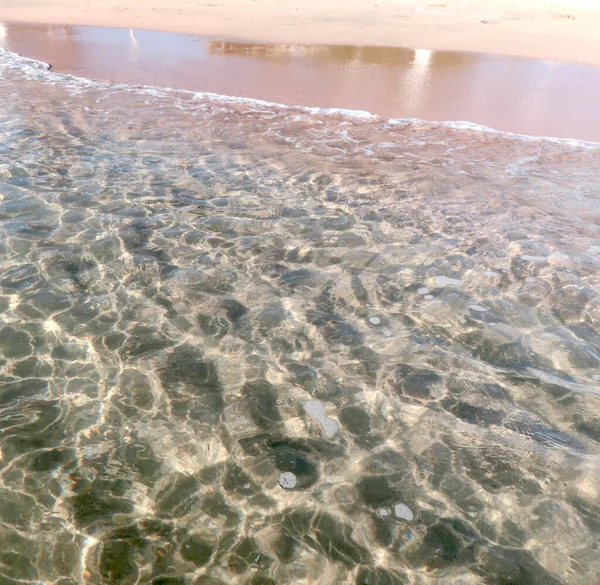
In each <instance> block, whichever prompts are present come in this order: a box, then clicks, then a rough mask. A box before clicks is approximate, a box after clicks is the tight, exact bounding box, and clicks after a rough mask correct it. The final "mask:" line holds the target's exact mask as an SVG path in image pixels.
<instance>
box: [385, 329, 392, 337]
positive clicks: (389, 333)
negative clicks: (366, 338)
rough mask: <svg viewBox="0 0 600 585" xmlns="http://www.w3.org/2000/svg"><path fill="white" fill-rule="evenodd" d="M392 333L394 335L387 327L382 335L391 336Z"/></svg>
mask: <svg viewBox="0 0 600 585" xmlns="http://www.w3.org/2000/svg"><path fill="white" fill-rule="evenodd" d="M392 335H394V334H393V333H392V332H391V331H388V330H387V329H386V330H385V331H383V336H384V337H391V336H392Z"/></svg>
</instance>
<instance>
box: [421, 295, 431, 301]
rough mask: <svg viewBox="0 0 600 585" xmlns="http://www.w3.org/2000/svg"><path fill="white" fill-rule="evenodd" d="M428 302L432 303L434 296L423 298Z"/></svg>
mask: <svg viewBox="0 0 600 585" xmlns="http://www.w3.org/2000/svg"><path fill="white" fill-rule="evenodd" d="M423 298H424V299H425V300H426V301H431V300H432V299H433V295H425V296H424V297H423Z"/></svg>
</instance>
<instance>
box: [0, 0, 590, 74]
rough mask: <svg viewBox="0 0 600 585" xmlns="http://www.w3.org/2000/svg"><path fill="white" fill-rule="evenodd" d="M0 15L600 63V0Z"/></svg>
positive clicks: (140, 7)
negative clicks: (599, 32)
mask: <svg viewBox="0 0 600 585" xmlns="http://www.w3.org/2000/svg"><path fill="white" fill-rule="evenodd" d="M0 21H20V22H38V23H52V24H81V25H96V26H108V27H123V28H138V29H149V30H164V31H172V32H180V33H191V34H201V35H209V36H218V37H221V38H223V37H225V38H228V39H231V40H247V41H254V42H269V43H308V44H347V45H378V46H395V47H413V48H424V49H433V50H462V51H481V52H491V53H498V54H505V55H521V56H527V57H537V58H542V59H553V60H566V61H576V62H581V63H588V64H600V34H598V31H599V30H600V3H599V2H597V1H595V0H570V1H565V0H557V1H548V0H528V1H527V2H522V1H518V0H432V1H427V0H413V1H402V0H371V1H365V0H330V1H328V2H322V1H320V0H305V1H303V2H299V1H297V0H210V1H209V2H196V1H195V0H173V1H170V2H164V1H162V0H115V1H108V0H102V1H100V2H91V1H85V2H80V1H79V0H38V1H37V2H35V5H34V7H32V3H31V2H28V1H27V0H0Z"/></svg>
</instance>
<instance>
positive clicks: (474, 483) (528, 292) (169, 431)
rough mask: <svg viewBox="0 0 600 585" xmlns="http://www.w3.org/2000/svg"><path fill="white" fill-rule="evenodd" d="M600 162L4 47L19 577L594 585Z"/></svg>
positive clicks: (5, 576)
mask: <svg viewBox="0 0 600 585" xmlns="http://www.w3.org/2000/svg"><path fill="white" fill-rule="evenodd" d="M599 225H600V145H597V144H591V143H582V142H576V141H566V140H552V139H538V138H531V137H526V136H516V135H508V134H502V133H498V132H494V131H492V130H490V129H486V128H481V127H477V126H473V125H470V124H465V123H457V124H450V123H445V124H440V123H428V122H422V121H418V120H390V119H385V118H381V117H377V116H372V115H370V114H368V113H356V112H342V111H336V110H326V111H324V110H318V109H314V108H313V109H308V108H300V107H283V106H279V105H276V104H269V103H264V102H257V101H251V100H242V99H236V98H227V97H224V96H215V95H208V94H199V93H189V92H178V91H174V90H168V89H158V88H148V87H133V86H125V85H111V84H105V83H96V82H91V81H86V80H83V79H78V78H75V77H70V76H61V75H57V74H54V73H52V72H50V71H48V68H47V66H45V65H44V64H42V63H39V62H35V61H31V60H27V59H24V58H21V57H18V56H16V55H14V54H11V53H7V52H0V314H1V317H0V582H1V583H2V584H5V583H6V584H17V583H23V584H25V583H28V584H31V583H36V584H38V583H39V584H47V583H52V584H56V585H71V584H75V583H90V584H113V583H114V584H128V585H134V584H142V583H154V584H156V585H158V584H160V585H174V584H192V583H193V584H197V585H222V584H225V583H244V584H245V583H249V584H251V585H274V584H277V585H286V584H290V585H292V584H298V583H300V584H302V583H305V584H318V585H330V584H331V585H342V584H346V585H350V584H352V585H354V584H356V585H367V584H368V585H433V584H442V583H443V584H444V585H480V584H485V585H508V584H513V585H517V584H518V585H559V584H561V585H590V584H592V583H596V582H597V580H598V575H600V556H599V555H598V545H599V542H600V457H599V456H600V382H599V380H600V298H599V292H600V288H599V286H600V285H599V274H600V273H599V271H600V247H599V246H600V227H599Z"/></svg>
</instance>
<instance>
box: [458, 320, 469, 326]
mask: <svg viewBox="0 0 600 585" xmlns="http://www.w3.org/2000/svg"><path fill="white" fill-rule="evenodd" d="M466 322H467V320H466V319H459V323H460V324H461V325H464V324H465V323H466Z"/></svg>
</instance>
